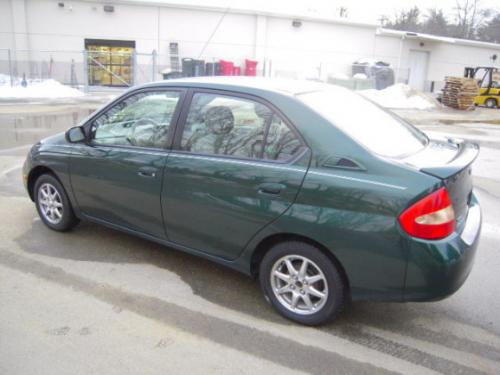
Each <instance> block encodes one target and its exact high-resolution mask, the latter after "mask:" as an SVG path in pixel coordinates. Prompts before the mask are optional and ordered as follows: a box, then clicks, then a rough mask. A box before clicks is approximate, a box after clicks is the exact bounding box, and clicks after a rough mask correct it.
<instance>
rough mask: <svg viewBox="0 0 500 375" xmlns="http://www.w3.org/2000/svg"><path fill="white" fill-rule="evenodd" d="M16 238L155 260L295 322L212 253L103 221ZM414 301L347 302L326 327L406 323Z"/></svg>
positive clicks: (96, 256)
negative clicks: (177, 247)
mask: <svg viewBox="0 0 500 375" xmlns="http://www.w3.org/2000/svg"><path fill="white" fill-rule="evenodd" d="M16 241H17V243H18V244H19V246H20V247H21V248H22V249H23V250H24V251H26V252H28V253H32V254H38V255H43V256H47V257H55V258H61V259H69V260H74V261H89V262H103V263H113V264H130V263H137V264H149V265H152V266H155V267H158V268H160V269H164V270H167V271H169V272H172V273H175V274H176V275H178V276H179V277H180V278H181V279H182V281H184V282H185V283H187V284H188V285H189V286H190V287H191V289H192V291H193V293H194V294H195V295H197V296H200V297H202V298H204V299H206V300H207V301H209V302H212V303H214V304H217V305H220V306H223V307H226V308H229V309H232V310H235V311H239V312H242V313H245V314H248V315H251V316H254V317H257V318H260V319H264V320H266V321H270V322H278V323H280V324H294V323H292V322H290V321H288V320H286V319H284V318H282V317H281V316H280V315H278V314H277V313H276V312H275V311H274V309H273V308H272V307H271V306H270V305H269V304H268V303H267V302H266V301H265V299H264V298H263V296H262V294H261V291H260V287H259V284H258V282H257V281H256V280H253V279H251V278H250V277H248V276H246V275H244V274H241V273H239V272H236V271H234V270H231V269H229V268H227V267H224V266H221V265H219V264H216V263H213V262H211V261H208V260H206V259H203V258H200V257H196V256H193V255H190V254H186V253H183V252H180V251H177V250H175V249H172V248H169V247H166V246H163V245H160V244H156V243H154V242H151V241H147V240H144V239H141V238H138V237H134V236H132V235H129V234H126V233H122V232H119V231H116V230H113V229H109V228H106V227H103V226H101V225H97V224H93V223H88V222H83V223H80V224H79V225H78V226H77V227H76V228H75V229H74V230H73V231H70V232H67V233H58V232H55V231H51V230H50V229H48V228H46V227H45V225H44V224H43V223H42V222H41V221H40V220H35V221H33V223H32V226H31V228H30V229H29V230H27V231H26V232H25V233H23V234H22V235H21V236H20V237H18V238H17V239H16ZM228 286H231V287H228ZM410 305H411V304H410ZM410 305H409V304H395V303H375V302H361V303H360V302H357V303H347V304H346V306H345V308H344V313H343V314H341V315H340V317H339V318H338V319H337V320H335V322H334V323H332V324H328V325H325V326H323V327H321V328H320V329H321V330H322V331H324V332H326V333H330V334H335V335H341V336H343V335H345V336H346V337H352V336H353V335H355V331H353V330H352V327H353V326H355V325H359V323H363V324H368V325H372V326H377V327H379V328H391V329H398V330H399V329H403V328H404V322H405V321H407V320H409V319H410V320H411V318H413V317H415V316H416V315H415V314H417V313H416V312H415V311H414V309H413V310H412V309H411V307H410Z"/></svg>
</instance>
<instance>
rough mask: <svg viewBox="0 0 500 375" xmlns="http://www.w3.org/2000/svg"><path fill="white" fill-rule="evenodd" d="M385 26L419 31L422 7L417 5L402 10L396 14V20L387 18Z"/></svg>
mask: <svg viewBox="0 0 500 375" xmlns="http://www.w3.org/2000/svg"><path fill="white" fill-rule="evenodd" d="M385 21H386V24H385V27H388V28H391V29H395V30H404V31H414V32H416V31H419V30H420V9H418V7H417V6H414V7H413V8H410V9H407V10H401V11H400V12H399V13H396V15H395V16H394V21H392V20H387V19H386V20H385Z"/></svg>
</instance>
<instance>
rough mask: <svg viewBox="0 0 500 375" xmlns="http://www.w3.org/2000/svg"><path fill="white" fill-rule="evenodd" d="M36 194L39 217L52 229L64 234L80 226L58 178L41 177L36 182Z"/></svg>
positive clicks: (50, 176) (48, 175) (47, 175)
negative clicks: (77, 225)
mask: <svg viewBox="0 0 500 375" xmlns="http://www.w3.org/2000/svg"><path fill="white" fill-rule="evenodd" d="M34 193H35V194H34V196H35V204H36V208H37V211H38V215H40V218H41V219H42V221H43V222H44V224H45V225H47V226H48V227H49V228H50V229H53V230H56V231H59V232H64V231H67V230H69V229H71V228H73V227H74V226H75V225H76V224H78V219H77V218H76V216H75V214H74V212H73V209H72V207H71V203H70V202H69V199H68V196H67V195H66V191H65V190H64V188H63V186H62V185H61V183H60V182H59V181H58V180H57V178H55V177H54V176H52V175H50V174H43V175H41V176H40V177H38V179H37V180H36V182H35V190H34Z"/></svg>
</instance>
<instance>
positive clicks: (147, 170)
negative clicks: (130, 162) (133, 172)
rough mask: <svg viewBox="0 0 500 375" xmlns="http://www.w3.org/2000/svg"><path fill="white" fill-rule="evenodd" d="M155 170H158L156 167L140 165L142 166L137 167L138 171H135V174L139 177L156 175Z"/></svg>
mask: <svg viewBox="0 0 500 375" xmlns="http://www.w3.org/2000/svg"><path fill="white" fill-rule="evenodd" d="M156 172H158V170H157V169H156V168H152V167H142V168H139V171H138V172H137V174H138V175H139V176H141V177H156Z"/></svg>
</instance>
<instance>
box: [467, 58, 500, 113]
mask: <svg viewBox="0 0 500 375" xmlns="http://www.w3.org/2000/svg"><path fill="white" fill-rule="evenodd" d="M464 77H466V78H474V79H476V80H477V82H478V85H479V95H478V96H476V97H475V98H474V104H475V105H482V106H485V107H488V108H499V107H500V71H499V70H498V68H493V67H491V66H478V67H475V68H470V67H467V68H465V72H464Z"/></svg>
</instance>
